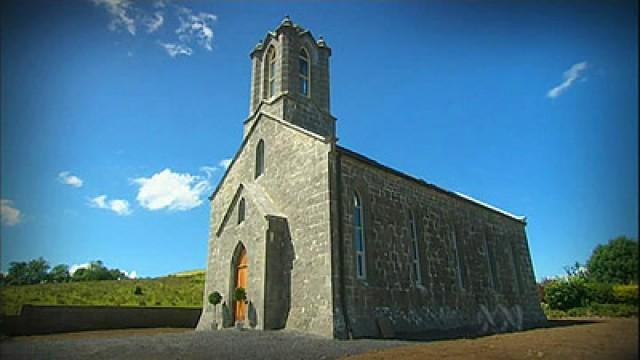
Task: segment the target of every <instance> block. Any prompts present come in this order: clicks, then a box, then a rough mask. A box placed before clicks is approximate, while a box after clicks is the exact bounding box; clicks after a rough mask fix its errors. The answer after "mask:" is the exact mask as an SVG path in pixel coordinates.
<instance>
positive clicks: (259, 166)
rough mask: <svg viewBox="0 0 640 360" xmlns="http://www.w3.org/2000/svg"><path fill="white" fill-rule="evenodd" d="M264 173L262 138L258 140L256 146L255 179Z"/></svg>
mask: <svg viewBox="0 0 640 360" xmlns="http://www.w3.org/2000/svg"><path fill="white" fill-rule="evenodd" d="M263 173H264V140H262V139H260V141H258V146H256V176H255V177H256V179H257V178H258V176H260V175H262V174H263Z"/></svg>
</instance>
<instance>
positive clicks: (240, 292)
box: [233, 287, 247, 329]
mask: <svg viewBox="0 0 640 360" xmlns="http://www.w3.org/2000/svg"><path fill="white" fill-rule="evenodd" d="M233 300H235V301H242V302H243V303H245V304H246V303H247V291H246V290H245V289H244V288H241V287H239V288H236V289H235V291H234V292H233ZM242 325H243V322H242V321H237V322H236V326H237V327H238V328H239V329H241V328H242Z"/></svg>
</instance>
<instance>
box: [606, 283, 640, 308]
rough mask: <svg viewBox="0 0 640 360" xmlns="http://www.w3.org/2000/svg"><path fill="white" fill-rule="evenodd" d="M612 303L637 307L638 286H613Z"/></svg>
mask: <svg viewBox="0 0 640 360" xmlns="http://www.w3.org/2000/svg"><path fill="white" fill-rule="evenodd" d="M612 297H613V302H615V303H617V304H629V305H636V306H638V284H633V285H614V286H613V289H612Z"/></svg>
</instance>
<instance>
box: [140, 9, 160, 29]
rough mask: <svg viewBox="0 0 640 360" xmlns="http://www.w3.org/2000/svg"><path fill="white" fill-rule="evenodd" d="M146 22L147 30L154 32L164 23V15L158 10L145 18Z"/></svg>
mask: <svg viewBox="0 0 640 360" xmlns="http://www.w3.org/2000/svg"><path fill="white" fill-rule="evenodd" d="M144 24H145V25H146V26H147V32H149V33H152V32H154V31H156V30H158V29H159V28H160V27H161V26H162V24H164V15H163V14H162V12H160V11H156V12H155V13H154V14H153V16H152V17H149V18H146V19H145V20H144Z"/></svg>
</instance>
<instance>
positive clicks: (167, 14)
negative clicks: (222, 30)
mask: <svg viewBox="0 0 640 360" xmlns="http://www.w3.org/2000/svg"><path fill="white" fill-rule="evenodd" d="M89 1H91V2H92V3H93V4H94V5H95V6H98V7H101V8H103V9H104V10H106V12H107V14H108V15H109V19H110V22H109V25H108V28H109V30H111V31H121V30H122V31H126V32H128V33H129V34H131V36H136V35H137V33H138V32H137V30H138V28H142V29H146V36H147V37H153V38H154V41H155V42H156V43H158V44H159V45H160V46H161V47H162V48H163V49H164V50H165V51H166V52H167V54H169V56H171V57H177V56H179V55H184V56H190V55H191V54H193V52H194V49H195V48H196V47H201V48H203V49H205V50H207V51H212V50H213V37H214V31H213V24H214V23H215V22H216V21H217V20H218V17H217V16H216V15H214V14H212V13H209V12H198V13H194V12H193V11H192V10H191V9H190V8H188V7H185V6H182V5H181V4H180V5H176V4H172V3H173V1H171V0H159V1H154V2H150V1H134V0H89ZM176 22H177V24H178V25H177V27H175V28H174V29H175V30H174V31H173V37H174V39H169V38H167V35H169V32H168V31H161V30H164V29H166V28H167V26H168V24H175V23H176ZM158 34H162V35H160V36H157V35H158ZM140 35H145V32H144V31H142V32H141V34H140Z"/></svg>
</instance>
